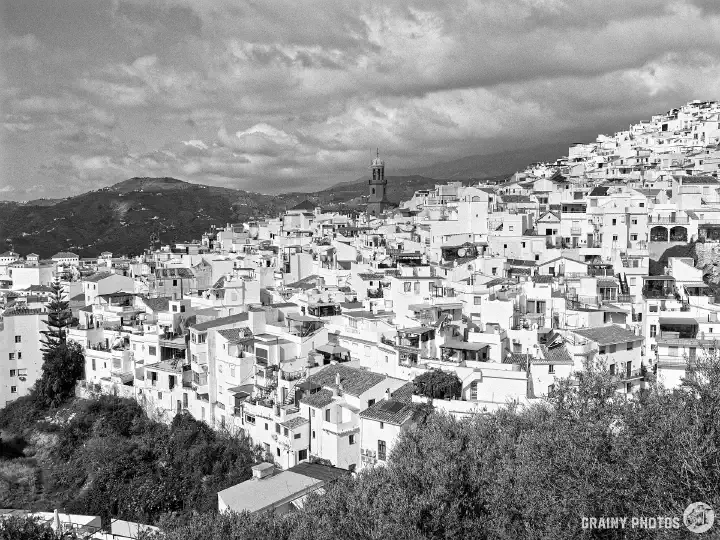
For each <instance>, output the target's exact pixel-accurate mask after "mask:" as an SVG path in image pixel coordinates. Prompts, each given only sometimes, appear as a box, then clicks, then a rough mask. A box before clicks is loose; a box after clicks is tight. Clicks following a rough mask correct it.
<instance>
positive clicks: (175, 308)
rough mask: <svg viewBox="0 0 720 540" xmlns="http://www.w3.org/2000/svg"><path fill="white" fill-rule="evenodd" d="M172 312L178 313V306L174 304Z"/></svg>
mask: <svg viewBox="0 0 720 540" xmlns="http://www.w3.org/2000/svg"><path fill="white" fill-rule="evenodd" d="M172 310H173V313H177V306H176V305H175V304H173V307H172Z"/></svg>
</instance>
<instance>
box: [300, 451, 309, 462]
mask: <svg viewBox="0 0 720 540" xmlns="http://www.w3.org/2000/svg"><path fill="white" fill-rule="evenodd" d="M306 459H307V450H300V451H299V452H298V460H300V461H304V460H306Z"/></svg>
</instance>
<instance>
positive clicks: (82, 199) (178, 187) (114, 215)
mask: <svg viewBox="0 0 720 540" xmlns="http://www.w3.org/2000/svg"><path fill="white" fill-rule="evenodd" d="M277 211H278V206H277V202H276V201H275V200H274V199H273V198H272V197H269V196H265V195H260V194H254V193H248V192H245V191H239V190H234V189H227V188H219V187H211V186H203V185H199V184H189V183H187V182H181V181H180V180H175V179H130V180H127V181H126V182H120V183H119V184H116V185H115V186H112V187H110V188H103V189H101V190H98V191H91V192H88V193H84V194H82V195H78V196H77V197H70V198H68V199H65V200H62V201H60V202H58V203H56V204H54V205H52V206H29V205H9V209H8V211H6V212H0V238H2V239H4V240H5V242H6V245H5V247H6V248H8V247H10V246H12V247H13V249H14V250H15V251H17V252H19V253H20V254H22V255H25V254H27V253H30V252H34V253H37V254H38V255H40V257H42V258H48V257H50V256H52V255H53V254H55V253H57V252H58V251H72V252H73V253H77V254H78V255H80V256H81V257H93V256H98V255H99V254H100V253H101V252H103V251H111V252H113V253H115V254H117V255H121V254H127V255H137V254H140V253H142V252H143V250H144V249H146V248H148V246H149V240H150V235H151V234H152V233H155V234H157V235H158V236H159V238H160V241H161V242H162V243H165V244H167V243H171V242H174V241H176V242H183V241H191V240H197V239H199V238H200V237H201V235H202V234H203V233H204V232H207V231H209V230H210V228H211V226H212V225H216V226H224V225H225V224H226V223H233V222H240V221H247V220H249V219H252V218H254V217H257V216H262V215H265V214H270V215H275V214H276V213H277Z"/></svg>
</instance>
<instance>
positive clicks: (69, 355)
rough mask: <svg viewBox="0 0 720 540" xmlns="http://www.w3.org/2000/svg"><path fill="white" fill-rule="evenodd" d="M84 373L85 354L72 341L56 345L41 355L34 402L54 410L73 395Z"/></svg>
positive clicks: (77, 344)
mask: <svg viewBox="0 0 720 540" xmlns="http://www.w3.org/2000/svg"><path fill="white" fill-rule="evenodd" d="M84 372H85V354H84V352H83V349H82V347H81V346H80V344H79V343H76V342H74V341H70V342H61V343H56V344H54V345H52V346H50V347H49V348H48V349H47V350H46V351H45V352H44V354H43V367H42V376H41V377H40V379H38V381H37V382H36V383H35V391H36V401H37V403H38V404H39V405H40V406H41V407H44V408H56V407H59V406H60V405H62V404H63V403H65V402H66V401H67V400H68V399H69V398H71V397H73V396H74V395H75V384H76V383H77V381H78V380H80V379H82V378H83V376H84Z"/></svg>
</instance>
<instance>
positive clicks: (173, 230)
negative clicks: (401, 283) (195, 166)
mask: <svg viewBox="0 0 720 540" xmlns="http://www.w3.org/2000/svg"><path fill="white" fill-rule="evenodd" d="M560 148H561V147H560V146H558V145H548V146H545V147H535V148H532V149H528V150H525V151H513V152H502V153H496V154H489V155H475V156H467V157H464V158H461V159H457V160H453V161H447V162H444V163H438V164H435V165H430V166H426V167H420V168H418V169H405V170H401V171H398V174H395V175H392V176H388V177H387V180H388V189H387V196H388V199H389V200H390V201H392V202H395V203H399V202H401V201H403V200H407V199H409V198H410V197H412V195H413V193H414V192H415V191H416V190H418V189H430V188H433V187H434V186H435V184H436V183H438V180H456V181H463V182H464V183H466V184H467V183H469V182H474V181H476V180H478V179H489V178H505V177H507V176H509V175H510V174H512V173H513V172H515V171H516V170H519V169H521V168H523V167H524V166H525V165H526V164H527V163H529V162H532V161H537V160H541V159H551V158H552V156H553V155H558V154H559V153H561V150H560ZM367 185H368V184H367V177H363V178H360V179H358V180H354V181H350V182H343V183H340V184H337V185H335V186H332V187H330V188H327V189H323V190H320V191H315V192H310V193H308V192H291V193H285V194H280V195H273V196H270V195H264V194H261V193H253V192H248V191H243V190H236V189H230V188H222V187H214V186H206V185H202V184H194V183H189V182H184V181H182V180H178V179H175V178H130V179H129V180H125V181H122V182H119V183H117V184H115V185H113V186H110V187H106V188H102V189H99V190H95V191H90V192H87V193H83V194H81V195H77V196H74V197H69V198H66V199H38V200H34V201H27V202H23V203H18V202H7V201H0V239H2V240H3V241H4V244H5V245H4V246H2V247H0V251H3V250H4V249H13V250H14V251H17V252H19V253H20V254H22V255H27V254H28V253H31V252H34V253H37V254H38V255H40V257H42V258H47V257H50V256H51V255H53V254H54V253H57V252H58V251H72V252H74V253H77V254H78V255H80V256H81V257H93V256H97V255H99V254H100V253H101V252H103V251H111V252H113V253H114V254H117V255H121V254H125V255H135V254H139V253H142V251H143V250H144V249H145V248H147V247H149V242H150V238H151V236H152V235H156V236H157V237H158V238H159V241H160V242H161V243H163V244H166V243H171V242H183V241H190V240H194V239H198V238H200V236H201V235H202V233H204V232H206V231H208V230H210V228H211V225H216V226H222V225H225V224H226V223H235V222H242V221H248V220H251V219H254V218H259V217H276V216H277V215H278V214H279V213H280V212H282V211H284V210H286V209H288V208H292V207H293V206H295V205H296V204H298V203H300V202H302V201H304V200H306V199H307V200H310V201H311V202H313V203H315V204H317V205H319V206H323V207H324V208H325V209H328V210H348V209H350V210H351V209H354V208H359V205H360V204H361V203H362V197H363V196H364V195H366V194H367V190H368V187H367ZM0 246H1V245H0Z"/></svg>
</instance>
